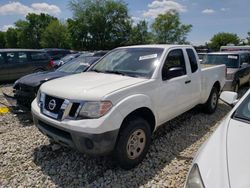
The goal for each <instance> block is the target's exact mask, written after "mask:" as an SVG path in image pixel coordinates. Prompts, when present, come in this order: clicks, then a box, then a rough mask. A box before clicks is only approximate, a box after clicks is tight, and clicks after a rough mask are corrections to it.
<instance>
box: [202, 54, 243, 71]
mask: <svg viewBox="0 0 250 188" xmlns="http://www.w3.org/2000/svg"><path fill="white" fill-rule="evenodd" d="M203 63H204V64H213V65H221V64H225V65H226V67H227V68H238V67H239V55H235V54H223V55H221V54H220V55H218V54H207V55H205V56H204V58H203Z"/></svg>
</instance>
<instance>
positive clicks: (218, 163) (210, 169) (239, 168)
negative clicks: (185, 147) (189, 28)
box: [186, 89, 250, 188]
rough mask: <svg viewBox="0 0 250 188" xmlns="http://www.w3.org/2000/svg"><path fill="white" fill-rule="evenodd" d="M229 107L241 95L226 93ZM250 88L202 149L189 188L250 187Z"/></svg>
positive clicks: (190, 173)
mask: <svg viewBox="0 0 250 188" xmlns="http://www.w3.org/2000/svg"><path fill="white" fill-rule="evenodd" d="M221 99H222V100H224V101H225V102H227V103H229V104H234V103H235V102H236V101H237V94H236V93H233V92H223V93H222V94H221ZM249 125H250V89H249V90H248V91H247V93H246V94H245V95H244V96H243V97H242V99H241V100H240V101H239V102H238V104H237V105H236V106H235V107H234V108H233V109H232V110H231V112H230V113H229V114H228V116H227V118H226V119H225V120H224V121H223V122H222V123H221V125H219V127H218V128H217V130H216V131H215V132H214V134H213V135H212V136H211V137H210V138H209V140H208V141H207V142H205V143H204V144H203V146H202V147H201V148H200V150H199V152H198V154H197V155H196V157H195V159H194V161H193V165H192V167H191V170H190V172H189V175H188V178H187V182H186V188H204V187H206V188H221V187H223V188H247V187H250V179H249V177H250V168H249V167H250V158H249V155H250V147H249V145H248V144H249V143H250V126H249Z"/></svg>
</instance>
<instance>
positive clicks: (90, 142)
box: [32, 100, 121, 155]
mask: <svg viewBox="0 0 250 188" xmlns="http://www.w3.org/2000/svg"><path fill="white" fill-rule="evenodd" d="M111 113H112V112H111ZM32 115H33V119H34V123H35V125H36V127H37V128H38V129H39V130H40V131H41V132H42V133H43V134H44V135H46V136H48V137H49V138H50V139H52V140H54V141H56V142H57V143H59V144H61V145H64V146H68V147H71V148H74V149H76V150H78V151H80V152H82V153H86V154H89V155H106V154H109V153H111V152H112V151H113V150H114V147H115V144H116V139H117V136H118V133H119V128H115V126H116V125H117V124H118V122H117V120H118V119H121V117H119V115H118V116H116V115H114V116H108V117H106V118H105V117H101V118H98V119H86V120H69V119H65V120H62V121H59V120H55V119H52V118H50V117H48V116H46V115H44V114H42V113H41V112H40V109H39V107H38V105H37V102H36V100H34V101H33V103H32ZM110 117H115V118H112V119H111V118H110ZM118 125H119V124H118Z"/></svg>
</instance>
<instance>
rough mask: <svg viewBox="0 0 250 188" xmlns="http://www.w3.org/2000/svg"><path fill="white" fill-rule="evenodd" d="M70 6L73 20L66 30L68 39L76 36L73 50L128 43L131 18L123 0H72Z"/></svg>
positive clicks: (110, 46)
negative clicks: (67, 30)
mask: <svg viewBox="0 0 250 188" xmlns="http://www.w3.org/2000/svg"><path fill="white" fill-rule="evenodd" d="M70 7H71V9H72V11H73V15H74V19H73V20H70V21H69V22H70V24H69V31H70V35H71V40H74V37H77V40H76V39H75V41H73V44H74V45H75V47H79V46H82V48H84V49H89V50H94V49H95V50H99V49H112V48H114V47H117V46H121V45H124V44H127V42H128V40H129V35H130V31H131V19H130V17H129V16H128V9H127V6H126V4H124V3H123V2H122V1H115V0H102V1H100V0H72V1H71V2H70ZM75 24H77V25H75ZM77 41H78V44H76V42H77Z"/></svg>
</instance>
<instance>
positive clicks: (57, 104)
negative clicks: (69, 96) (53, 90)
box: [44, 95, 64, 114]
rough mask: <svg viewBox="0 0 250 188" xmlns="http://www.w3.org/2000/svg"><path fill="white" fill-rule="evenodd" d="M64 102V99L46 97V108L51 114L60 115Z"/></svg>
mask: <svg viewBox="0 0 250 188" xmlns="http://www.w3.org/2000/svg"><path fill="white" fill-rule="evenodd" d="M63 102H64V100H63V99H60V98H57V97H52V96H49V95H46V96H45V104H44V108H45V109H46V110H47V111H49V112H52V113H55V114H58V113H59V111H60V109H61V106H62V104H63Z"/></svg>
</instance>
